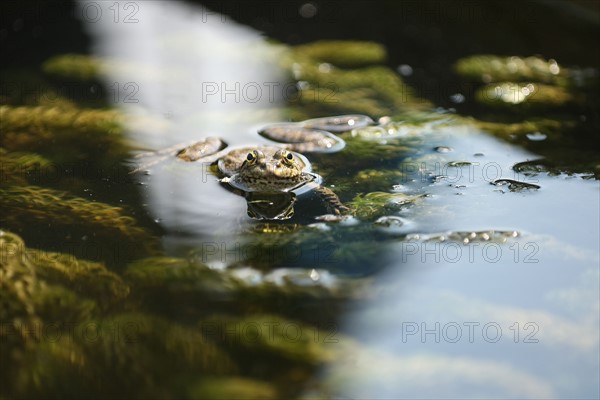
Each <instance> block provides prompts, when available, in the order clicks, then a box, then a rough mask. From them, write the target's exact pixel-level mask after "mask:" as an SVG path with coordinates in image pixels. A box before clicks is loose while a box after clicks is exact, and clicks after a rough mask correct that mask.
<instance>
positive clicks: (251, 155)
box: [246, 150, 258, 164]
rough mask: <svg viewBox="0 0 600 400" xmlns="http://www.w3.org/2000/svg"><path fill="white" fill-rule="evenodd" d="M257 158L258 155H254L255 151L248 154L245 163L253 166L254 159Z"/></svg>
mask: <svg viewBox="0 0 600 400" xmlns="http://www.w3.org/2000/svg"><path fill="white" fill-rule="evenodd" d="M257 158H258V154H257V153H256V150H254V151H251V152H250V153H248V155H247V156H246V162H247V163H248V164H254V163H255V162H256V159H257Z"/></svg>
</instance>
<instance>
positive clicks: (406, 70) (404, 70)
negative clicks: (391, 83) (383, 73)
mask: <svg viewBox="0 0 600 400" xmlns="http://www.w3.org/2000/svg"><path fill="white" fill-rule="evenodd" d="M397 71H398V73H399V74H400V75H402V76H411V75H412V74H413V69H412V67H411V66H410V65H408V64H402V65H399V66H398V68H397Z"/></svg>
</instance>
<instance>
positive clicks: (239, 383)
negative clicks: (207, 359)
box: [187, 377, 281, 400]
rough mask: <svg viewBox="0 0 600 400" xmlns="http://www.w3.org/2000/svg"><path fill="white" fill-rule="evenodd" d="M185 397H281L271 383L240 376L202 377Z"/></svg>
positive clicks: (200, 398) (274, 398) (248, 398)
mask: <svg viewBox="0 0 600 400" xmlns="http://www.w3.org/2000/svg"><path fill="white" fill-rule="evenodd" d="M187 397H189V398H190V399H198V400H204V399H240V400H241V399H247V400H251V399H265V400H271V399H272V400H276V399H279V398H281V397H280V396H279V394H278V393H277V390H276V389H275V387H274V386H273V385H272V384H270V383H268V382H264V381H259V380H253V379H247V378H241V377H227V378H203V379H201V380H200V381H199V382H197V383H194V384H193V385H192V387H191V388H190V389H189V391H188V393H187Z"/></svg>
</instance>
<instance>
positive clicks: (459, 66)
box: [454, 55, 569, 84]
mask: <svg viewBox="0 0 600 400" xmlns="http://www.w3.org/2000/svg"><path fill="white" fill-rule="evenodd" d="M454 70H455V71H456V73H458V74H459V75H461V76H462V77H463V78H467V79H476V80H479V81H481V82H484V83H489V82H501V81H510V82H526V81H534V82H548V83H558V84H564V83H565V82H566V79H567V77H568V74H569V73H568V70H567V69H565V68H564V67H561V66H559V65H558V63H557V62H556V60H553V59H550V60H546V59H544V58H541V57H536V56H530V57H517V56H512V57H501V56H495V55H474V56H470V57H465V58H461V59H459V60H458V61H457V62H456V63H455V64H454Z"/></svg>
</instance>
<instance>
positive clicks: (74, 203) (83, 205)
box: [0, 186, 152, 246]
mask: <svg viewBox="0 0 600 400" xmlns="http://www.w3.org/2000/svg"><path fill="white" fill-rule="evenodd" d="M0 195H1V197H0V199H1V200H0V205H2V208H3V209H4V210H5V211H6V214H5V215H4V216H3V221H4V223H5V224H7V225H8V226H11V227H23V224H24V223H26V221H24V218H27V219H28V220H33V221H37V222H41V223H44V222H60V223H61V224H65V225H83V226H86V227H87V228H88V229H91V230H98V229H100V230H103V231H104V232H106V234H110V235H117V236H118V237H120V238H122V239H127V240H130V241H139V242H141V243H144V244H145V245H146V246H147V245H150V244H151V243H152V238H151V236H150V235H149V234H148V233H147V232H146V230H144V229H143V228H141V227H139V226H138V225H137V222H136V221H135V219H134V218H132V217H130V216H127V215H125V213H124V210H123V209H122V208H121V207H115V206H112V205H109V204H105V203H101V202H92V201H89V200H87V199H84V198H81V197H76V196H72V195H70V194H69V193H67V192H64V191H58V190H53V189H48V188H42V187H38V186H24V187H19V186H12V187H7V188H0Z"/></svg>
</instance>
